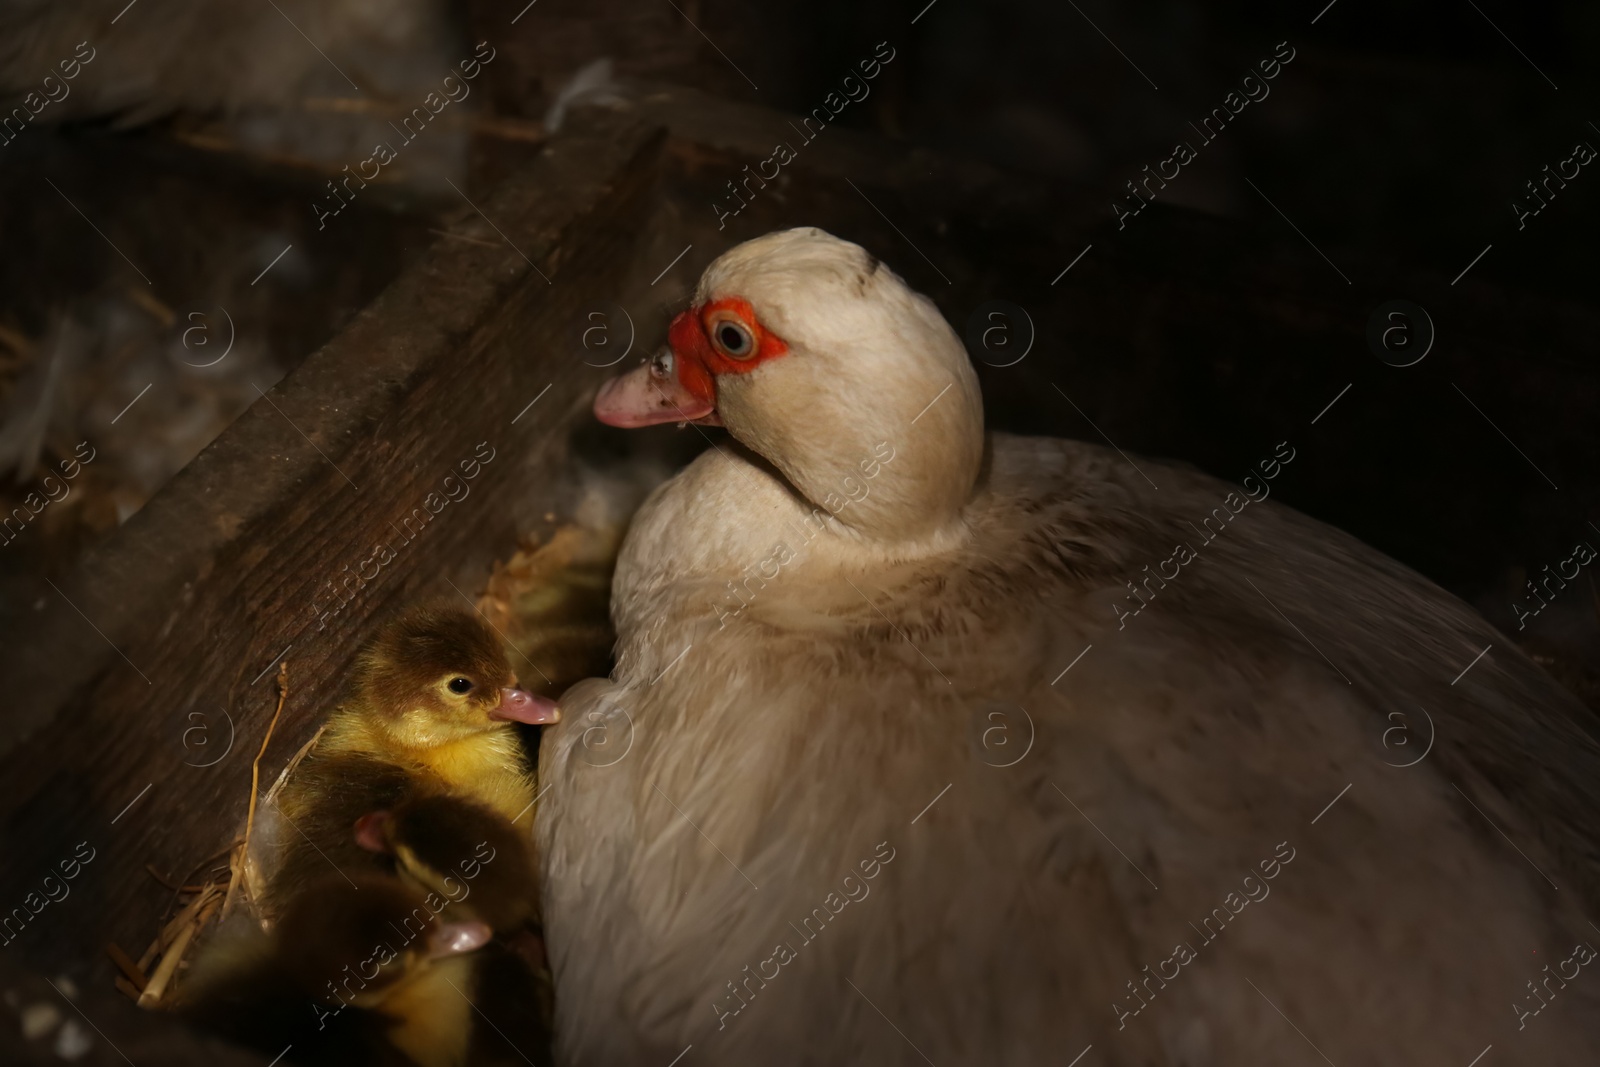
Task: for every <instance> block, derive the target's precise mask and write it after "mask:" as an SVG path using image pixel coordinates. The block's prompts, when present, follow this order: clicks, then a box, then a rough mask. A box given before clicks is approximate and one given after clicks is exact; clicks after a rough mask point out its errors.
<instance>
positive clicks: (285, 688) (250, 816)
mask: <svg viewBox="0 0 1600 1067" xmlns="http://www.w3.org/2000/svg"><path fill="white" fill-rule="evenodd" d="M288 697H289V661H288V660H287V659H285V660H284V661H283V662H281V663H279V664H278V708H277V710H276V711H274V712H273V713H272V721H271V722H269V723H268V724H267V735H266V736H265V737H263V738H262V739H261V748H260V750H259V751H257V752H256V758H255V759H254V760H253V761H251V763H250V810H249V812H248V813H247V814H246V815H245V820H244V841H243V843H241V844H240V846H239V847H238V849H236V850H235V851H234V853H233V855H232V856H230V857H229V867H230V870H229V873H228V893H227V896H225V897H224V898H223V900H222V917H223V918H224V919H226V918H227V917H228V914H229V913H230V912H232V911H233V903H234V900H235V899H237V897H236V894H237V892H238V889H239V882H240V880H241V879H242V878H243V877H244V868H245V860H244V857H245V856H247V855H249V853H250V834H251V832H252V831H254V830H255V828H256V794H257V793H258V792H259V791H260V788H261V757H263V756H265V755H266V754H267V746H268V745H270V744H272V731H274V730H276V729H277V728H278V717H279V716H280V715H282V714H283V702H284V701H285V700H287V699H288Z"/></svg>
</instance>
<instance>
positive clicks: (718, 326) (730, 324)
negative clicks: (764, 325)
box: [711, 319, 755, 359]
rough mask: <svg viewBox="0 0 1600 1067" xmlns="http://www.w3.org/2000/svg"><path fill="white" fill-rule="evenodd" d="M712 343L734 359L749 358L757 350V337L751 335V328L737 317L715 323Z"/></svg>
mask: <svg viewBox="0 0 1600 1067" xmlns="http://www.w3.org/2000/svg"><path fill="white" fill-rule="evenodd" d="M711 343H712V344H714V345H716V346H717V351H719V352H721V353H722V354H723V355H725V356H728V357H730V358H732V359H749V358H750V356H751V355H752V353H754V351H755V338H754V337H752V336H751V335H750V328H749V327H748V326H746V325H745V324H744V323H742V322H739V321H737V320H735V319H723V320H721V321H720V322H716V323H713V324H712V326H711Z"/></svg>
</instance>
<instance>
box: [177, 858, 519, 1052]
mask: <svg viewBox="0 0 1600 1067" xmlns="http://www.w3.org/2000/svg"><path fill="white" fill-rule="evenodd" d="M436 904H437V902H436V901H431V900H425V899H424V898H423V896H422V895H420V894H418V893H417V892H416V891H415V890H414V889H412V888H411V887H410V886H408V885H406V884H404V883H403V882H401V881H400V880H399V879H397V878H393V877H385V876H378V875H371V874H362V875H357V876H356V878H355V879H353V880H346V879H344V878H342V877H339V876H330V877H328V878H326V879H323V880H322V881H320V882H317V883H314V884H312V885H308V886H306V887H305V890H304V891H303V892H302V893H300V894H299V895H298V896H296V897H295V899H294V900H293V901H292V902H290V904H289V905H288V906H287V907H286V908H285V909H284V912H283V914H282V915H281V917H280V919H279V921H278V923H277V925H276V927H275V928H274V930H273V932H272V933H271V934H270V935H263V934H260V933H252V934H251V935H249V936H246V937H243V938H240V939H238V940H235V941H231V942H224V943H221V944H218V945H216V946H214V948H213V949H212V951H210V952H209V953H207V954H206V955H205V956H203V957H202V959H201V961H200V965H199V966H198V967H197V968H196V972H195V974H194V975H193V977H192V978H191V979H190V985H191V989H192V991H191V992H188V993H187V994H186V995H185V997H184V999H183V1001H182V1003H181V1004H180V1007H179V1011H180V1013H181V1014H182V1015H183V1016H184V1017H185V1018H187V1019H188V1020H189V1021H191V1022H192V1023H194V1024H195V1025H196V1026H198V1027H200V1028H201V1029H204V1030H206V1031H208V1032H211V1033H214V1034H216V1035H218V1036H220V1037H224V1038H227V1039H229V1040H231V1041H234V1042H236V1043H239V1044H243V1045H247V1046H249V1047H252V1048H256V1049H258V1050H260V1051H261V1052H263V1053H264V1054H266V1055H268V1056H281V1057H282V1058H283V1061H284V1062H285V1063H294V1064H314V1065H322V1064H329V1065H332V1064H339V1065H344V1064H350V1063H362V1064H378V1065H383V1067H419V1065H420V1067H455V1065H459V1064H462V1063H464V1062H466V1059H467V1050H468V1044H469V1041H470V1040H471V1031H472V1007H471V1003H470V1001H469V999H468V998H469V997H470V996H471V995H472V994H473V992H474V978H475V975H476V967H475V965H474V962H473V960H472V959H470V958H467V957H466V956H465V954H466V953H471V952H473V951H474V950H475V949H478V948H480V947H481V946H482V945H484V944H485V943H486V942H487V941H488V940H489V938H490V936H491V932H490V930H489V928H488V926H487V925H486V924H484V923H482V922H478V921H476V920H469V921H465V922H444V921H441V919H440V915H439V912H438V911H437V910H436ZM458 994H459V995H458Z"/></svg>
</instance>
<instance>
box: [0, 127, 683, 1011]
mask: <svg viewBox="0 0 1600 1067" xmlns="http://www.w3.org/2000/svg"><path fill="white" fill-rule="evenodd" d="M660 143H661V138H660V135H659V134H658V133H655V132H652V130H651V129H650V128H648V127H646V126H642V125H640V124H637V123H633V122H628V121H625V120H618V121H611V122H601V123H597V124H594V125H592V126H591V127H589V128H588V129H587V130H586V131H585V132H583V133H579V134H574V135H572V136H570V137H568V138H565V139H563V140H562V142H561V143H559V144H557V145H553V146H551V148H550V149H549V151H547V152H546V153H545V154H544V155H543V156H542V158H541V159H540V160H539V161H538V162H537V163H536V165H534V166H533V167H532V168H531V169H530V171H529V172H528V173H526V174H524V175H521V176H520V177H519V178H518V179H516V180H514V181H512V182H510V183H508V185H507V186H506V187H504V188H503V189H502V190H501V191H500V192H499V193H498V194H497V195H495V196H493V197H490V198H488V199H487V200H485V201H484V202H483V203H481V204H480V205H479V206H480V207H481V208H482V209H483V214H484V215H485V216H487V218H488V219H492V220H493V224H492V225H491V224H489V223H488V222H485V221H481V220H480V221H479V223H478V224H477V225H475V226H463V227H461V229H462V230H463V231H465V232H470V233H471V234H472V235H473V236H475V237H478V238H481V239H483V240H486V241H488V242H493V244H489V245H478V244H469V243H461V242H441V243H440V244H439V245H438V246H437V247H436V248H435V250H434V252H433V254H432V255H431V256H430V257H428V259H427V260H426V261H425V262H423V263H422V264H420V265H419V266H417V267H416V268H415V269H412V270H410V271H408V272H407V273H406V274H404V275H402V277H401V278H399V279H398V280H397V281H396V282H395V283H394V285H392V286H391V287H390V288H389V289H388V290H387V291H385V292H384V293H383V294H382V295H381V296H380V297H379V298H378V299H377V300H376V301H375V302H374V303H373V304H372V305H371V306H370V307H368V308H367V309H366V310H365V311H364V312H363V313H362V314H361V315H360V316H358V317H357V319H356V320H355V321H353V322H352V323H351V324H350V325H349V327H348V328H347V329H346V330H345V331H344V332H343V333H341V334H340V335H339V336H338V337H337V338H336V339H335V340H333V341H332V342H330V343H329V344H328V345H327V346H325V347H324V348H323V349H322V350H321V351H319V352H318V353H316V354H315V355H313V356H312V357H310V358H309V359H307V360H306V362H305V363H304V364H303V365H302V366H301V367H300V368H299V369H298V370H297V371H296V372H295V373H294V374H292V375H291V376H290V377H289V378H288V379H286V380H285V382H284V383H282V384H281V385H280V386H279V387H278V388H276V389H274V390H273V391H272V392H271V393H270V394H268V395H267V396H266V398H265V399H264V400H263V401H261V402H258V403H257V404H256V405H254V406H253V407H252V408H251V410H250V411H249V412H248V413H247V414H246V415H244V416H243V417H241V418H240V419H239V420H238V421H237V422H236V423H235V424H234V425H233V426H231V427H230V428H229V429H228V430H227V431H226V432H225V433H224V434H223V435H222V436H221V437H220V438H219V439H218V440H217V441H216V442H215V443H214V444H213V445H212V446H211V447H210V448H208V449H207V450H206V451H205V453H203V454H202V455H201V456H200V457H199V458H198V459H197V460H196V461H195V463H194V464H192V465H191V466H190V468H188V469H186V470H185V471H184V472H183V473H182V474H181V475H180V476H179V477H178V478H177V479H175V480H174V481H173V482H172V484H171V485H169V486H168V487H167V488H166V489H165V490H163V492H162V493H161V494H159V495H158V496H157V498H155V499H154V500H153V501H152V502H151V504H150V505H149V506H148V507H147V508H146V509H145V510H144V511H143V512H141V513H140V514H139V515H138V516H136V517H135V518H134V519H133V520H132V521H130V522H129V523H128V525H127V526H126V527H125V528H124V529H123V530H121V531H119V534H118V536H117V537H116V538H114V539H113V540H112V541H111V542H110V543H109V544H108V545H107V546H105V548H104V549H102V550H101V551H98V552H96V553H95V554H94V555H93V556H92V557H91V558H90V559H88V560H86V561H85V563H84V565H83V566H82V567H81V568H80V569H79V571H78V572H77V574H76V575H75V576H74V578H73V579H72V580H70V581H68V582H66V583H64V584H63V587H62V592H63V594H64V596H63V598H62V599H61V601H59V602H57V603H54V604H51V605H48V607H47V609H46V610H45V611H43V612H41V613H40V623H39V628H38V631H37V632H36V635H35V636H36V640H35V641H34V642H31V643H30V648H29V649H28V650H27V652H28V654H29V655H33V656H38V655H39V653H40V652H41V650H43V651H44V652H45V655H44V656H42V657H40V658H39V659H38V660H36V661H33V662H28V661H27V658H26V656H23V657H19V656H18V655H17V651H18V650H11V651H10V652H9V653H8V655H7V660H6V666H5V669H6V670H8V671H14V672H15V674H14V675H13V677H19V678H23V679H27V680H28V684H29V686H32V687H33V688H31V689H28V690H26V692H27V695H28V697H29V699H27V700H26V701H19V702H18V705H20V706H18V705H14V706H13V716H12V719H11V721H10V723H9V733H8V735H7V737H8V740H9V743H10V745H11V751H10V752H9V754H8V755H7V756H6V758H5V760H4V764H3V769H0V813H3V817H4V820H5V822H4V845H3V847H4V854H5V855H6V863H5V865H4V870H3V871H0V901H3V903H0V909H10V908H11V907H12V906H13V905H23V904H24V901H25V900H28V899H38V898H29V897H28V894H29V893H37V892H38V891H39V889H40V884H41V880H42V879H43V878H44V877H46V876H47V875H50V874H51V872H52V870H53V869H54V868H55V866H56V865H57V864H58V863H59V861H60V860H61V859H63V858H66V857H70V856H71V855H72V854H73V850H74V847H75V846H76V845H77V844H78V843H79V842H87V846H86V847H87V849H90V850H93V852H94V858H93V860H92V861H90V862H89V863H87V864H84V865H83V867H82V870H81V871H80V872H79V873H78V875H77V877H76V879H75V880H74V881H73V882H72V883H71V886H72V892H71V894H70V896H69V897H67V898H66V899H64V900H62V901H61V902H60V903H51V904H48V905H46V906H45V907H44V908H43V909H41V910H40V911H39V914H38V915H37V916H36V917H34V918H32V920H31V921H29V922H28V923H27V925H26V926H25V927H24V928H23V929H22V930H21V932H20V936H18V937H17V939H16V940H15V942H14V943H12V944H10V945H9V948H10V950H11V952H12V953H13V954H16V953H19V952H20V953H22V954H23V957H24V958H25V959H27V960H28V961H29V962H31V963H33V964H34V965H36V966H39V967H41V968H47V967H48V968H53V967H62V968H71V969H72V971H73V973H75V974H77V975H79V976H80V981H83V982H85V983H86V984H95V983H103V984H105V985H107V986H108V985H109V983H110V976H109V970H108V967H107V966H106V965H105V964H104V962H103V956H102V954H101V953H100V951H99V947H100V945H101V943H102V942H103V941H104V940H106V939H107V938H108V937H114V938H115V939H117V940H118V941H119V942H121V943H123V944H124V945H136V946H139V947H142V945H143V941H144V939H146V938H148V937H149V936H151V934H152V932H153V931H154V929H155V928H156V923H157V919H158V913H159V911H160V909H161V908H162V907H163V905H164V904H165V900H166V896H167V894H166V892H165V891H164V890H161V889H160V888H159V887H158V886H157V885H156V884H155V883H154V882H153V881H152V880H151V879H150V878H149V876H148V875H147V874H146V873H145V872H144V865H145V864H146V863H150V864H153V865H154V866H155V867H156V868H157V869H158V870H162V871H165V872H170V873H172V874H175V875H179V876H181V875H182V873H183V872H184V871H185V870H187V869H188V868H189V867H190V866H191V865H192V864H193V863H195V862H196V861H198V860H200V859H202V858H203V857H205V856H206V855H208V854H212V853H214V852H217V851H219V850H221V849H222V848H224V847H225V846H226V845H227V843H228V840H229V839H230V838H231V836H232V834H233V833H234V832H235V829H236V828H237V827H238V826H239V825H241V823H242V819H243V814H244V808H245V805H246V802H247V794H248V782H249V763H250V759H251V758H252V757H253V756H254V754H255V749H256V748H257V746H258V745H259V743H260V740H261V737H262V735H263V733H264V731H265V728H266V723H267V721H268V719H269V718H270V716H271V713H272V710H273V707H274V705H275V694H274V692H273V682H272V677H271V673H270V672H269V673H267V674H265V675H264V676H261V677H258V674H260V673H261V672H263V671H264V669H265V668H267V667H268V666H269V665H270V664H271V662H272V661H273V660H274V658H275V657H276V656H277V655H278V654H279V653H280V652H281V651H283V650H284V649H285V647H286V646H292V647H289V652H288V657H287V658H288V659H289V661H290V664H291V666H290V698H289V701H288V703H287V704H286V706H285V710H284V714H283V719H282V721H281V722H280V724H279V726H278V730H277V732H276V734H275V735H274V739H273V743H272V746H271V748H270V749H269V751H268V753H267V757H266V759H265V760H264V761H263V762H264V766H265V767H266V768H270V769H271V772H272V773H275V771H276V768H277V767H279V766H281V765H282V763H283V761H284V760H285V759H286V758H287V756H288V755H289V754H290V753H292V752H293V751H294V750H295V748H296V747H297V746H298V745H299V744H301V743H302V742H303V741H304V740H305V738H306V737H307V736H308V735H309V733H310V731H311V729H312V728H313V727H314V723H315V720H316V718H317V717H318V714H319V712H320V711H322V710H324V708H325V704H324V702H325V701H326V700H327V699H329V697H330V696H331V695H332V693H331V690H330V688H329V686H330V683H329V681H328V680H330V679H337V678H339V677H341V676H342V674H343V672H344V670H345V668H346V667H347V665H348V663H349V660H350V658H351V656H352V654H353V653H354V651H355V649H356V648H357V647H358V645H359V644H360V642H361V641H362V640H363V639H364V638H365V637H366V636H367V635H368V634H369V633H370V632H371V630H372V628H373V626H374V623H375V621H376V620H378V619H380V618H381V617H382V616H383V615H384V614H386V613H388V612H389V611H392V610H393V609H394V608H395V607H396V606H397V605H399V604H401V603H403V602H407V601H411V600H414V599H417V598H419V597H426V596H441V595H442V596H454V595H456V594H454V593H453V592H452V590H451V583H452V582H453V583H454V584H455V585H456V586H457V587H459V588H461V589H463V590H468V589H471V588H472V587H473V586H474V585H476V584H477V583H478V582H480V581H481V579H482V577H483V575H484V574H485V572H486V571H487V568H488V565H489V563H490V561H491V557H492V555H493V553H495V552H496V551H504V550H506V548H507V547H508V546H510V545H512V544H513V543H514V538H515V534H516V531H517V529H518V528H519V526H521V527H526V526H528V525H531V524H532V522H533V520H534V517H536V516H537V515H539V514H541V513H542V512H543V511H544V510H545V509H546V508H548V507H549V506H550V505H551V503H552V502H553V501H554V500H555V499H556V494H557V492H558V491H559V488H560V487H559V486H558V485H557V484H555V483H556V482H557V481H558V480H559V472H561V471H563V470H565V468H566V464H565V462H564V456H565V449H566V440H567V436H568V433H569V430H570V426H569V423H570V421H571V420H573V419H574V418H576V417H578V416H579V415H580V414H581V413H582V412H583V411H584V409H585V407H586V404H585V401H586V399H587V393H588V391H589V390H590V389H592V385H593V382H592V376H591V375H588V374H574V373H572V369H573V367H574V366H575V365H576V362H577V361H576V358H575V357H574V356H573V354H572V353H573V348H574V346H573V344H572V340H573V337H574V336H575V331H574V329H573V326H574V324H575V323H577V322H578V321H579V320H580V318H581V315H582V310H583V307H584V306H585V304H586V301H588V300H589V299H590V294H592V293H594V292H605V291H611V290H613V289H614V288H615V286H616V285H617V279H618V276H619V274H620V272H621V271H622V270H623V269H624V268H625V267H626V266H627V265H629V264H630V263H631V260H632V256H631V246H632V243H633V241H634V239H635V234H636V233H637V230H638V227H639V220H640V219H641V218H642V216H643V204H644V198H645V196H646V195H647V193H648V192H649V190H650V189H651V187H652V184H653V181H654V173H655V169H656V163H655V161H656V159H657V157H658V156H659V152H660ZM497 229H498V231H499V233H503V234H504V235H505V242H506V243H502V241H501V238H500V236H499V234H498V233H497ZM480 231H481V232H480ZM511 246H514V247H511ZM535 397H539V401H538V405H537V406H536V407H534V408H533V409H531V410H530V411H528V412H527V413H526V414H524V415H522V417H520V418H518V415H519V412H522V411H523V409H524V407H525V405H527V404H528V403H529V402H530V401H532V400H534V399H535ZM447 478H449V479H451V480H450V481H448V482H447V481H446V479H447ZM452 496H454V497H457V498H458V499H452ZM435 511H436V512H437V513H436V514H435V513H434V512H435ZM383 542H387V544H388V545H389V546H390V549H391V551H392V553H393V558H392V559H389V560H387V561H386V562H384V563H383V565H382V566H376V567H375V566H374V565H373V563H372V562H366V563H364V561H375V559H376V558H377V557H379V556H381V553H378V552H376V551H375V547H376V546H377V545H378V544H380V543H383ZM346 568H348V570H347V569H346ZM361 571H365V572H366V576H367V578H368V579H369V580H368V581H367V583H366V584H365V585H364V586H362V587H361V588H359V590H358V591H357V592H356V593H355V595H354V596H353V597H351V598H350V599H349V601H348V603H347V604H345V605H344V606H343V607H342V609H339V601H338V600H337V599H336V598H334V597H333V596H332V595H331V590H330V589H329V587H328V583H329V582H330V580H334V579H343V578H344V577H345V576H347V575H349V574H352V573H356V572H361ZM67 597H70V598H71V600H72V602H73V603H74V604H76V605H77V606H78V607H81V608H82V609H83V611H84V613H85V614H86V615H88V616H89V617H90V618H92V619H93V620H94V627H97V628H98V631H100V632H97V631H96V629H95V628H94V627H91V626H90V625H89V624H88V623H87V622H86V621H85V619H84V618H83V617H82V616H80V615H78V613H77V612H76V611H75V610H74V609H73V608H72V606H70V605H69V604H68V603H67V602H66V598H67ZM336 609H338V610H336ZM80 631H81V632H80ZM108 642H110V643H115V645H116V646H117V650H119V651H114V650H112V649H111V648H109V647H108ZM123 655H125V656H126V657H127V661H124V659H123V658H122V656H123ZM19 660H21V661H20V662H19ZM519 667H521V665H519ZM523 669H524V670H526V668H523ZM191 712H194V713H199V715H201V716H203V718H199V719H191V718H190V713H191ZM223 712H226V713H227V714H228V715H230V716H231V719H232V723H233V727H234V729H235V730H236V733H237V737H236V740H235V742H234V744H233V747H232V749H231V751H229V752H228V755H227V756H226V757H225V758H222V759H220V761H219V762H217V763H216V764H215V765H214V766H210V767H197V766H196V764H199V763H203V762H207V761H210V760H213V759H216V758H217V755H216V754H217V753H219V752H220V751H221V749H222V746H223V744H224V743H225V742H226V741H227V732H228V726H227V722H226V720H225V719H224V715H223ZM198 725H204V726H205V727H206V729H207V731H208V737H209V739H210V740H211V741H212V742H213V745H214V747H212V748H211V749H209V750H207V749H203V748H200V747H199V746H198V745H197V744H196V742H197V741H198V739H199V737H198V735H191V736H190V738H189V739H188V741H189V745H188V747H185V739H184V737H183V733H184V731H185V729H188V728H190V727H194V726H198ZM186 763H187V764H188V765H187V766H186V765H185V764H186ZM6 913H7V912H6V911H0V917H3V916H4V915H5V914H6ZM86 961H94V962H93V963H92V964H86Z"/></svg>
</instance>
